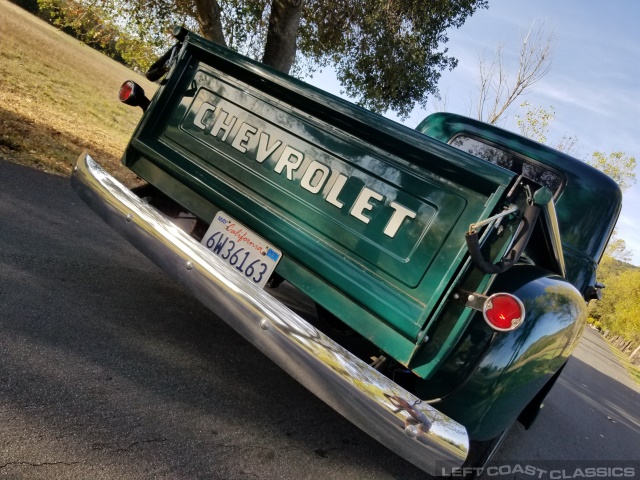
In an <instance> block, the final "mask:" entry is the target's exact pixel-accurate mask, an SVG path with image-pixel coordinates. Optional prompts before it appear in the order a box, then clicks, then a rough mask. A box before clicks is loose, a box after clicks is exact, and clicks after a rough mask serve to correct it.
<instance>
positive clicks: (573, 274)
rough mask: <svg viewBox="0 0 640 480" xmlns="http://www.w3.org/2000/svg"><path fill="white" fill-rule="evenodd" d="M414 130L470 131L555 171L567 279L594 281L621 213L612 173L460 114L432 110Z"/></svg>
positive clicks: (434, 133)
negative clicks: (560, 179)
mask: <svg viewBox="0 0 640 480" xmlns="http://www.w3.org/2000/svg"><path fill="white" fill-rule="evenodd" d="M417 130H418V131H420V132H422V133H425V134H426V135H429V136H430V137H433V138H437V139H439V140H440V141H442V142H445V143H447V142H449V141H450V140H451V139H452V138H454V137H455V136H456V135H459V134H461V133H464V134H467V135H471V136H473V137H476V138H480V139H484V140H487V141H488V142H490V143H491V144H493V145H495V146H497V147H499V148H501V149H506V150H509V151H511V152H516V153H518V154H521V155H523V156H525V157H527V158H529V159H531V160H533V161H534V162H539V163H540V164H543V165H546V166H548V167H550V168H551V169H553V170H555V171H557V172H559V174H560V175H562V176H563V177H564V185H563V187H562V190H561V192H560V194H559V196H558V197H557V198H556V200H555V208H556V214H557V216H558V223H559V228H560V233H561V236H562V245H563V250H564V253H565V260H566V266H567V278H568V279H569V281H571V282H572V283H573V284H574V285H575V286H576V288H578V290H580V291H581V292H584V291H585V288H586V287H588V286H589V285H592V284H593V277H594V272H595V268H596V266H597V263H598V262H599V261H600V257H601V256H602V253H603V251H604V248H605V246H606V244H607V242H608V240H609V237H610V236H611V233H612V232H613V227H614V226H615V223H616V221H617V219H618V215H619V214H620V208H621V202H622V193H621V192H620V188H619V187H618V185H617V184H616V183H615V182H614V181H613V180H612V179H611V178H609V177H608V176H607V175H605V174H603V173H602V172H599V171H598V170H596V169H595V168H592V167H590V166H589V165H587V164H586V163H584V162H582V161H580V160H577V159H575V158H573V157H571V156H569V155H566V154H563V153H562V152H558V151H556V150H554V149H552V148H549V147H547V146H546V145H542V144H540V143H537V142H534V141H532V140H529V139H527V138H524V137H521V136H520V135H516V134H514V133H512V132H508V131H506V130H503V129H501V128H498V127H495V126H493V125H487V124H485V123H482V122H479V121H477V120H472V119H469V118H465V117H462V116H460V115H455V114H450V113H437V114H433V115H431V116H429V117H427V118H426V119H425V120H424V121H423V122H422V123H421V124H420V125H418V127H417Z"/></svg>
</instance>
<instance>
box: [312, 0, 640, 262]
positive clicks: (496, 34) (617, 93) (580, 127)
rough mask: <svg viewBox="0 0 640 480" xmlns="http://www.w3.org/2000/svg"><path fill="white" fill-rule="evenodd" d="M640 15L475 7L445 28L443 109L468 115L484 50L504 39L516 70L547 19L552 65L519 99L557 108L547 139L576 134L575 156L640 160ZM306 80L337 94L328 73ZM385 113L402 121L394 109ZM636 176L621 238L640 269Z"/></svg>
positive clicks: (564, 0)
mask: <svg viewBox="0 0 640 480" xmlns="http://www.w3.org/2000/svg"><path fill="white" fill-rule="evenodd" d="M638 19H640V2H637V1H635V0H626V1H623V0H610V1H607V2H603V1H596V0H536V1H526V0H489V8H488V9H487V10H478V11H476V13H475V14H474V15H473V16H471V17H470V18H468V19H467V21H466V22H465V24H464V25H463V26H462V27H460V28H458V29H453V30H450V31H449V32H448V36H449V42H447V44H446V45H445V47H446V48H448V50H449V51H448V54H449V55H451V56H453V57H455V58H457V59H458V60H459V63H458V67H457V68H456V69H454V70H453V71H452V72H443V74H442V77H441V79H440V82H439V84H438V88H439V90H440V93H441V95H442V96H443V97H444V98H446V104H445V105H446V110H447V111H450V112H455V113H460V114H463V115H468V113H469V107H470V99H471V98H475V97H477V95H475V96H474V93H475V92H477V87H476V81H477V72H478V58H479V56H480V55H481V54H482V52H483V51H484V50H485V49H486V56H487V58H488V59H489V60H490V59H491V58H492V55H493V52H494V49H495V47H496V46H497V45H498V44H499V43H502V45H503V52H504V54H505V59H506V60H507V62H509V61H510V60H512V62H511V65H512V69H513V70H515V69H516V68H517V63H516V54H517V50H518V48H519V45H520V41H521V39H522V38H523V36H524V35H525V33H526V32H527V31H528V30H529V28H531V26H532V25H535V26H536V27H537V25H538V24H539V23H540V22H544V24H545V29H546V31H553V33H554V37H555V40H554V44H553V45H554V46H553V60H552V64H551V69H550V71H549V73H548V74H547V75H546V76H545V77H544V78H543V79H542V80H541V81H540V82H539V83H537V84H536V85H535V86H534V88H533V90H532V91H531V92H530V93H529V94H527V95H526V96H524V97H522V101H524V100H527V101H528V102H529V103H530V104H531V105H533V106H541V107H543V108H545V109H547V110H549V109H550V108H551V107H553V109H554V110H555V118H554V120H553V122H552V123H551V125H550V129H549V135H548V138H549V140H551V141H552V140H553V139H556V138H557V139H559V138H560V137H561V136H562V135H564V134H567V135H571V136H576V137H577V138H578V144H577V152H576V153H574V155H575V156H576V157H578V158H581V159H583V160H584V159H588V158H590V157H591V154H592V153H593V152H594V151H601V152H604V153H606V154H608V153H611V152H615V151H622V152H624V153H626V154H628V155H630V156H633V157H635V158H636V159H637V160H638V163H639V164H640V135H639V134H640V29H639V28H638ZM534 30H535V28H534ZM307 81H309V82H310V83H312V84H314V85H316V86H318V87H320V88H323V89H325V90H328V91H330V92H332V93H335V94H339V92H340V86H339V85H338V84H337V82H336V81H335V79H334V78H333V76H332V73H331V72H330V71H325V72H323V73H322V74H316V75H315V76H314V78H313V79H309V80H307ZM516 103H518V104H520V103H521V102H520V101H517V102H516ZM435 106H436V105H435V104H433V107H429V106H428V107H427V111H424V110H415V111H414V112H412V114H411V115H410V117H409V118H408V119H406V120H404V121H402V122H401V123H403V124H405V125H406V126H408V127H411V128H414V127H416V126H417V125H418V123H419V122H420V121H421V120H422V119H423V118H424V117H425V116H426V115H427V114H428V113H431V112H432V111H434V110H433V108H434V107H435ZM516 113H520V114H523V113H524V112H523V111H522V110H518V109H517V108H516V109H514V110H513V111H512V115H511V116H510V117H509V118H507V119H506V120H505V121H504V122H503V123H502V124H501V125H500V126H502V127H503V128H507V129H512V130H516V123H515V118H514V114H516ZM387 116H389V117H390V118H392V119H394V120H396V121H399V120H398V119H397V117H395V116H394V115H393V114H388V115H387ZM636 175H637V177H638V183H637V184H636V185H634V186H633V187H631V188H630V189H628V190H627V191H626V192H625V193H624V196H623V206H622V213H621V215H620V219H619V220H618V224H617V236H618V238H622V239H623V240H624V241H625V242H626V245H627V249H629V250H631V251H632V253H633V258H632V260H631V263H633V264H634V265H638V266H640V166H637V167H636ZM596 201H598V199H594V202H596ZM587 213H588V212H587Z"/></svg>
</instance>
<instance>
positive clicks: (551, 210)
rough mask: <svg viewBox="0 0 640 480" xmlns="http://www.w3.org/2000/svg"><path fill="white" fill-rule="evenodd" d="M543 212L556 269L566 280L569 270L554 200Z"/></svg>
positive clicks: (544, 207)
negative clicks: (566, 264) (565, 260)
mask: <svg viewBox="0 0 640 480" xmlns="http://www.w3.org/2000/svg"><path fill="white" fill-rule="evenodd" d="M542 212H543V217H544V221H545V224H546V226H547V231H548V232H549V241H550V242H551V249H552V251H553V257H554V260H555V262H556V267H557V268H558V273H559V274H560V275H562V277H563V278H566V277H567V268H566V266H565V263H564V253H563V248H562V239H561V238H560V227H559V226H558V216H557V215H556V206H555V204H554V203H553V200H551V201H550V202H549V203H547V204H546V205H544V206H543V207H542Z"/></svg>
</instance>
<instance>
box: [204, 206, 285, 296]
mask: <svg viewBox="0 0 640 480" xmlns="http://www.w3.org/2000/svg"><path fill="white" fill-rule="evenodd" d="M200 243H202V245H204V246H205V247H207V249H209V250H210V251H211V252H213V253H214V254H215V255H217V256H218V257H220V258H221V259H222V260H224V261H225V262H226V263H228V264H229V265H230V266H232V267H233V268H234V270H236V271H237V272H238V273H239V274H240V275H243V276H244V277H245V278H246V279H247V280H249V281H250V282H251V283H254V284H255V285H258V286H260V287H264V286H265V284H266V283H267V280H269V277H270V276H271V273H273V270H274V269H275V268H276V265H277V264H278V262H279V261H280V258H281V257H282V252H280V250H278V249H277V248H274V247H273V245H271V243H269V242H267V241H266V240H265V239H264V238H262V237H260V236H259V235H258V234H256V233H254V232H252V231H251V230H249V229H248V228H247V227H245V226H244V225H242V224H241V223H239V222H237V221H236V220H234V219H233V218H231V217H230V216H229V215H227V214H226V213H224V212H218V213H216V216H215V217H214V219H213V222H211V225H210V226H209V229H208V230H207V233H206V234H205V236H204V237H203V238H202V241H201V242H200Z"/></svg>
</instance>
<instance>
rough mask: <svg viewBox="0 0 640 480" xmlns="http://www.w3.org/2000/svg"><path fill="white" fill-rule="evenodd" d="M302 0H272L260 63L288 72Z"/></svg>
mask: <svg viewBox="0 0 640 480" xmlns="http://www.w3.org/2000/svg"><path fill="white" fill-rule="evenodd" d="M302 3H303V0H272V2H271V14H270V15H269V31H268V33H267V42H266V44H265V47H264V56H263V57H262V63H264V64H265V65H269V66H270V67H273V68H275V69H277V70H279V71H281V72H283V73H289V70H291V66H292V65H293V62H294V61H295V59H296V48H297V45H296V37H297V35H298V26H299V25H300V15H301V13H302Z"/></svg>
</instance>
